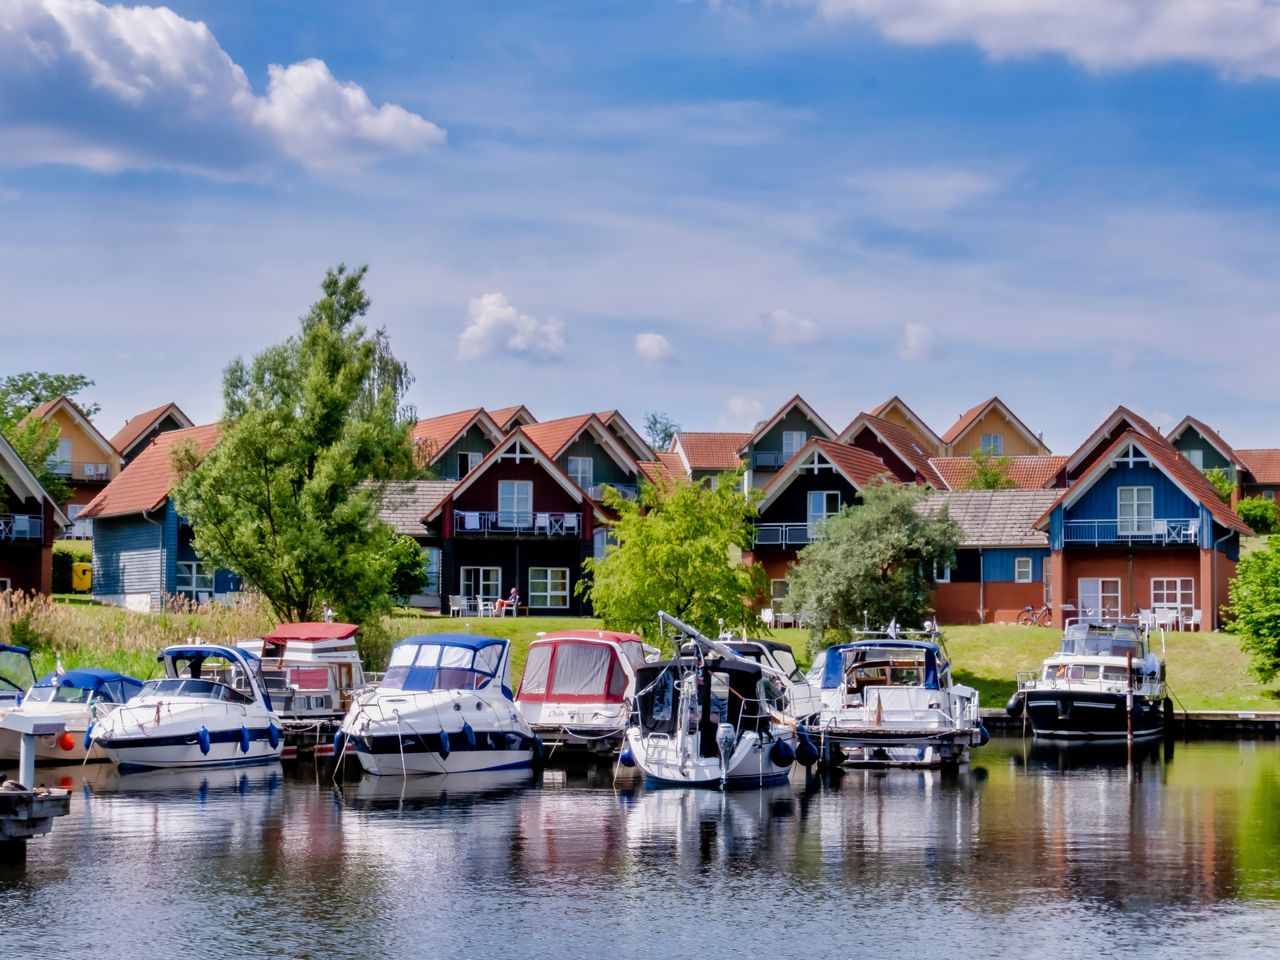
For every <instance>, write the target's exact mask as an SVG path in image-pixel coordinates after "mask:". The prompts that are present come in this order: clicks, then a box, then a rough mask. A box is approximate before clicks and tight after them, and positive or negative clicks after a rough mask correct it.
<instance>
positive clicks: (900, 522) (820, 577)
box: [787, 483, 960, 638]
mask: <svg viewBox="0 0 1280 960" xmlns="http://www.w3.org/2000/svg"><path fill="white" fill-rule="evenodd" d="M925 495H926V494H925V491H924V488H923V487H917V486H903V485H901V484H897V483H882V484H879V485H877V486H871V487H868V488H867V489H866V490H864V491H863V494H862V500H863V502H862V503H861V504H860V505H853V506H846V507H845V508H844V509H843V510H841V511H840V512H839V513H838V514H836V515H835V516H832V517H828V518H827V519H826V520H825V521H824V522H823V525H822V538H821V539H818V540H815V541H814V542H812V543H810V544H809V545H808V546H807V547H805V548H804V549H803V550H801V551H800V556H799V559H798V561H797V563H796V565H795V567H793V568H792V570H791V574H790V576H789V577H788V584H789V592H788V595H787V599H788V602H789V603H790V605H791V607H792V609H793V610H795V611H796V612H797V613H799V614H800V615H801V616H803V617H804V618H806V619H808V620H810V621H811V622H812V623H813V624H814V626H815V628H816V629H817V630H818V631H828V630H830V631H833V632H834V631H847V630H850V629H857V628H860V627H862V626H863V621H864V615H865V619H866V621H867V622H868V623H869V624H870V625H871V626H873V627H882V626H885V625H887V624H888V623H889V622H890V621H891V620H896V621H897V622H898V623H900V624H902V625H904V626H912V627H915V626H919V625H920V624H921V623H922V622H923V621H924V618H925V614H926V610H927V607H928V603H929V595H930V593H931V592H932V591H933V588H934V585H935V580H934V568H935V566H937V567H941V566H944V565H946V564H949V563H953V562H954V561H955V555H956V546H957V544H958V543H959V542H960V529H959V527H958V526H957V525H956V523H955V521H953V520H952V519H951V518H950V516H948V514H947V511H946V508H945V507H944V508H943V509H942V511H940V512H939V514H938V515H937V516H932V517H931V516H925V515H924V514H922V513H921V512H920V511H918V510H917V509H916V506H917V504H918V502H919V501H920V500H921V499H922V498H923V497H924V496H925ZM845 637H846V638H847V634H845Z"/></svg>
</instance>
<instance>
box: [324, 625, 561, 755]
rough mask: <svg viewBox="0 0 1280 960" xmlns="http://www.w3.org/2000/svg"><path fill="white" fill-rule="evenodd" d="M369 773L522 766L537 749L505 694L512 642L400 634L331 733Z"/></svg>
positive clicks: (466, 636)
mask: <svg viewBox="0 0 1280 960" xmlns="http://www.w3.org/2000/svg"><path fill="white" fill-rule="evenodd" d="M335 741H336V743H335V751H337V750H344V749H345V745H346V743H348V742H349V743H350V744H351V745H352V746H353V747H354V748H355V752H356V756H357V757H359V759H360V765H361V766H362V767H364V769H365V770H366V771H367V772H369V773H373V774H378V775H392V776H405V775H407V774H416V773H476V772H479V771H483V770H504V769H516V768H520V767H528V766H530V765H531V764H532V762H533V760H534V758H535V756H539V755H540V754H541V751H542V744H541V742H540V741H539V740H538V739H537V737H536V736H534V733H533V731H532V730H531V729H530V728H529V724H528V723H526V722H525V720H524V718H523V717H522V716H521V715H520V711H519V710H517V709H516V705H515V700H514V698H513V697H512V694H511V647H510V644H509V643H508V642H507V641H506V640H501V639H498V638H496V637H481V636H474V635H472V634H436V635H432V636H416V637H406V638H405V639H404V640H401V641H400V642H399V643H397V644H396V645H395V646H394V647H392V649H391V659H390V662H389V664H388V666H387V672H386V674H384V675H383V678H382V680H381V682H380V683H379V684H378V686H377V687H376V688H374V689H372V690H368V691H366V692H364V693H362V694H360V695H359V696H357V697H356V699H355V702H354V703H352V705H351V709H350V710H349V711H347V716H346V718H345V719H344V720H343V721H342V727H341V729H340V730H339V732H338V734H337V736H336V737H335Z"/></svg>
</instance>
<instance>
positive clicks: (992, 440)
mask: <svg viewBox="0 0 1280 960" xmlns="http://www.w3.org/2000/svg"><path fill="white" fill-rule="evenodd" d="M980 443H981V450H982V452H983V453H984V454H986V455H987V456H989V457H1002V456H1004V434H1003V433H984V434H983V435H982V439H981V441H980Z"/></svg>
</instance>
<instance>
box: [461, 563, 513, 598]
mask: <svg viewBox="0 0 1280 960" xmlns="http://www.w3.org/2000/svg"><path fill="white" fill-rule="evenodd" d="M471 571H476V572H475V573H471ZM468 574H470V576H468ZM468 579H470V580H471V583H470V584H468V583H467V580H468ZM486 582H487V584H486ZM458 592H459V593H460V594H462V596H464V597H479V598H480V599H481V600H497V599H498V598H499V597H501V596H502V568H501V567H478V566H471V567H459V568H458Z"/></svg>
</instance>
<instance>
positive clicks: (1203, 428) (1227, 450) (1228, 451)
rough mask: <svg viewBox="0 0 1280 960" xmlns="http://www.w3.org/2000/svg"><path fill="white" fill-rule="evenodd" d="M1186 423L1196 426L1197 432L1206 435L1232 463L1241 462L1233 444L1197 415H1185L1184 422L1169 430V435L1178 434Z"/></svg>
mask: <svg viewBox="0 0 1280 960" xmlns="http://www.w3.org/2000/svg"><path fill="white" fill-rule="evenodd" d="M1184 424H1185V425H1189V426H1191V427H1194V428H1195V430H1196V432H1197V433H1198V434H1200V436H1202V437H1204V438H1205V439H1206V440H1208V441H1209V443H1211V444H1213V446H1215V447H1217V448H1218V452H1219V453H1221V454H1222V455H1223V456H1224V457H1226V458H1227V459H1228V460H1230V461H1231V462H1232V463H1236V464H1238V463H1240V456H1239V454H1237V453H1236V452H1235V450H1233V449H1232V448H1231V444H1229V443H1227V441H1225V440H1223V439H1222V436H1221V435H1220V434H1219V433H1218V432H1217V431H1216V430H1214V429H1213V427H1211V426H1209V425H1208V424H1207V423H1205V422H1204V421H1203V420H1197V419H1196V418H1195V417H1192V416H1187V417H1183V419H1182V423H1180V424H1178V426H1177V427H1174V428H1173V429H1172V430H1170V431H1169V436H1170V437H1171V438H1172V437H1175V436H1177V435H1178V434H1179V433H1180V432H1181V430H1180V428H1181V427H1182V426H1183V425H1184Z"/></svg>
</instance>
